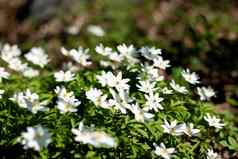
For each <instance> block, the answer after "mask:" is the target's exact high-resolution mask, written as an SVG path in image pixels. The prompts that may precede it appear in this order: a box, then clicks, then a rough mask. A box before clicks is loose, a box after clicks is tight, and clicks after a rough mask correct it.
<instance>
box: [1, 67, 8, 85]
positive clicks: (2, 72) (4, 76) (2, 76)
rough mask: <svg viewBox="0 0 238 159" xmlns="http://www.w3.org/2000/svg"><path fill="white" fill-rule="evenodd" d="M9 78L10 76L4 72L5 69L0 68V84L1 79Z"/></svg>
mask: <svg viewBox="0 0 238 159" xmlns="http://www.w3.org/2000/svg"><path fill="white" fill-rule="evenodd" d="M9 76H10V74H9V73H8V72H7V71H5V68H4V67H0V82H2V79H3V78H5V79H8V78H9Z"/></svg>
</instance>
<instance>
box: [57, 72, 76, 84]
mask: <svg viewBox="0 0 238 159" xmlns="http://www.w3.org/2000/svg"><path fill="white" fill-rule="evenodd" d="M54 77H55V80H56V81H57V82H69V81H72V80H74V79H75V74H74V73H72V72H71V71H66V72H64V71H62V70H61V71H59V72H56V73H55V74H54Z"/></svg>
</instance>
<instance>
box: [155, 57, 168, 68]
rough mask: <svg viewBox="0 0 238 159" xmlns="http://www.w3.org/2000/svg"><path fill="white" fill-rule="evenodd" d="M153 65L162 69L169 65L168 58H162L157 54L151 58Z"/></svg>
mask: <svg viewBox="0 0 238 159" xmlns="http://www.w3.org/2000/svg"><path fill="white" fill-rule="evenodd" d="M153 62H154V64H153V66H155V67H158V68H160V69H162V70H165V69H166V68H167V67H170V65H169V62H170V61H169V60H164V59H163V58H162V56H158V57H157V58H155V59H153Z"/></svg>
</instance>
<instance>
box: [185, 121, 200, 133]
mask: <svg viewBox="0 0 238 159" xmlns="http://www.w3.org/2000/svg"><path fill="white" fill-rule="evenodd" d="M199 132H200V130H199V129H194V126H193V124H192V123H190V124H189V125H186V126H185V130H184V133H185V134H186V135H188V136H196V135H197V134H198V133H199Z"/></svg>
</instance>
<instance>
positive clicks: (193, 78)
mask: <svg viewBox="0 0 238 159" xmlns="http://www.w3.org/2000/svg"><path fill="white" fill-rule="evenodd" d="M182 76H183V78H184V79H185V80H186V81H187V82H189V83H191V84H194V85H195V84H197V83H200V82H199V76H198V75H197V74H196V73H195V72H192V73H190V70H189V69H186V70H183V71H182Z"/></svg>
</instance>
